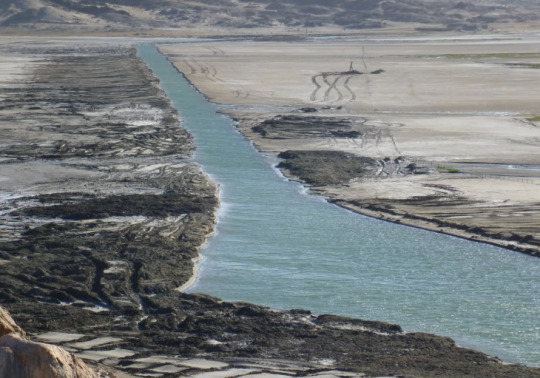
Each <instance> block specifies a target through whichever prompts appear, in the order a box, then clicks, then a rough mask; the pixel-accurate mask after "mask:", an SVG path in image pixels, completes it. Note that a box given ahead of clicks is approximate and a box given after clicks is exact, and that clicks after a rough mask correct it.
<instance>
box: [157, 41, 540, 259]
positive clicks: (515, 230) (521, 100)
mask: <svg viewBox="0 0 540 378" xmlns="http://www.w3.org/2000/svg"><path fill="white" fill-rule="evenodd" d="M159 48H160V51H161V52H162V53H163V54H165V55H166V56H167V57H168V58H169V59H170V60H171V61H172V62H173V64H174V65H175V67H177V69H178V70H179V71H181V72H182V73H184V75H185V76H186V77H187V78H188V80H190V81H191V83H193V84H194V85H195V87H196V88H197V89H198V90H200V91H201V92H202V93H203V94H204V95H206V96H207V97H208V98H209V99H210V100H212V101H214V102H216V103H219V104H226V105H233V106H231V108H230V109H229V108H228V109H227V110H225V111H226V112H227V113H229V114H231V115H232V116H233V117H234V118H235V119H237V120H239V123H238V128H239V130H240V131H241V132H243V133H244V135H246V136H247V137H248V138H249V139H251V140H253V142H254V143H255V145H256V146H257V148H258V149H260V150H262V151H274V152H281V151H285V150H291V149H294V150H342V151H347V152H351V153H354V154H357V155H361V156H369V157H373V158H377V159H383V158H385V157H389V158H391V159H395V158H396V157H399V156H402V157H404V158H405V159H406V161H408V162H413V163H416V164H419V165H423V166H425V167H426V168H427V169H428V170H430V171H431V174H426V175H401V174H395V172H384V170H383V172H382V173H383V174H381V175H378V176H377V177H372V178H364V179H362V180H353V181H352V182H350V183H348V184H347V185H341V186H332V187H322V188H321V187H319V188H317V190H318V191H319V192H322V193H324V194H326V195H329V196H330V197H331V198H333V199H334V200H336V201H337V202H338V203H340V204H341V205H343V206H347V207H350V208H353V209H354V210H356V211H359V212H362V213H365V214H369V215H372V216H376V217H382V218H386V219H388V220H392V221H400V222H402V223H406V224H410V225H415V226H420V227H424V228H428V229H433V230H437V231H442V232H446V233H450V234H455V235H459V236H464V237H472V238H475V239H478V240H483V241H487V242H493V243H496V244H499V245H502V246H508V247H511V248H517V249H521V250H527V251H528V253H535V251H538V246H539V245H540V207H539V204H540V168H539V167H538V166H540V128H539V127H540V122H539V123H538V124H536V123H535V122H534V121H531V120H529V119H530V118H533V117H535V116H537V115H540V101H539V100H540V93H539V90H538V80H539V79H540V70H538V69H536V68H534V67H535V66H534V64H540V38H538V37H535V36H527V35H515V34H514V35H474V36H463V35H460V36H440V37H429V38H428V37H422V36H417V37H402V38H399V37H377V38H362V37H346V38H336V39H312V40H306V41H304V42H294V43H290V42H212V43H194V44H188V45H185V44H184V45H161V46H159ZM351 62H354V69H355V70H358V71H361V72H363V73H366V72H372V71H376V70H379V69H382V70H384V72H383V73H381V74H372V75H351V74H348V73H347V71H348V70H349V67H350V63H351ZM524 64H528V65H529V66H525V65H524ZM531 67H533V68H531ZM539 67H540V66H539ZM324 73H326V75H324ZM332 73H333V74H332ZM302 107H313V108H315V109H317V110H318V111H317V112H316V113H309V116H317V117H348V118H350V119H352V120H357V122H364V123H363V126H365V125H368V126H369V132H367V133H366V134H365V135H364V137H361V138H320V137H317V138H314V137H309V136H308V135H304V136H300V137H298V138H286V139H269V138H263V137H262V136H261V135H260V134H258V133H254V132H253V131H252V130H251V128H252V127H253V126H256V125H258V124H260V122H262V121H263V120H265V119H269V118H271V117H274V116H276V115H278V114H294V115H297V116H302V115H303V113H301V112H299V110H298V109H300V108H302ZM370 132H371V133H372V134H373V135H371V137H370V135H369V133H370ZM438 167H444V168H445V169H438ZM448 168H456V169H459V170H460V173H459V174H448V173H446V172H447V171H446V169H448ZM430 196H435V197H437V203H436V206H425V205H426V203H425V201H424V203H418V201H416V202H415V201H410V200H411V199H418V198H419V197H423V198H429V197H430ZM352 202H354V204H353V203H352ZM431 205H433V204H431ZM387 210H389V211H387ZM475 227H480V228H481V229H479V230H477V231H479V232H476V233H475V232H470V229H472V228H475ZM523 238H526V239H527V240H525V239H523ZM509 239H513V240H509Z"/></svg>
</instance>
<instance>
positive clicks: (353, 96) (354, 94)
mask: <svg viewBox="0 0 540 378" xmlns="http://www.w3.org/2000/svg"><path fill="white" fill-rule="evenodd" d="M353 77H354V75H349V77H347V80H345V81H344V82H343V86H344V87H345V89H346V90H347V91H348V92H349V93H350V94H351V99H350V100H349V102H352V101H355V100H356V93H354V92H353V90H352V89H351V88H350V87H349V81H350V80H351V79H352V78H353Z"/></svg>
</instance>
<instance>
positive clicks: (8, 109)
mask: <svg viewBox="0 0 540 378" xmlns="http://www.w3.org/2000/svg"><path fill="white" fill-rule="evenodd" d="M1 56H2V57H16V58H17V59H26V63H27V64H28V66H29V67H30V68H28V70H30V74H28V75H26V76H22V78H20V79H18V80H13V81H11V82H9V83H4V84H5V85H4V86H3V87H2V88H1V89H0V95H2V97H1V99H2V100H1V101H0V129H1V132H2V136H3V139H2V142H1V143H2V158H3V159H2V160H0V174H1V175H2V176H5V177H7V178H8V179H6V180H3V181H1V182H0V194H1V195H2V197H0V198H2V202H0V206H1V207H0V304H1V305H2V306H5V307H6V308H7V309H8V310H9V311H10V312H11V314H12V315H13V317H14V318H15V320H16V321H17V322H18V324H19V325H20V326H21V327H22V328H24V329H25V330H26V331H27V332H28V333H29V334H30V336H32V337H34V338H37V339H40V340H45V341H47V340H53V341H54V342H56V343H58V344H60V345H62V346H64V347H66V348H69V350H71V351H74V352H75V353H76V354H78V355H79V356H81V357H82V358H84V359H85V360H87V361H90V362H91V363H101V364H104V365H108V366H111V367H113V368H114V369H117V370H119V371H120V370H123V371H126V372H127V373H125V374H124V373H122V374H123V375H120V374H119V375H118V376H119V377H120V376H132V375H130V374H132V373H133V374H139V373H140V374H150V373H151V371H152V370H151V369H154V370H153V371H154V373H155V372H156V371H161V372H162V373H160V374H163V376H164V377H178V376H186V375H187V376H189V375H195V374H197V373H199V372H200V371H201V370H206V371H215V370H218V369H221V370H223V369H224V367H227V369H228V368H238V369H251V370H250V371H257V372H259V373H263V372H267V373H271V374H278V373H276V372H277V371H281V374H288V375H289V376H314V375H315V374H317V373H321V372H322V373H324V374H326V375H325V377H328V376H333V377H343V376H349V377H359V376H361V373H364V374H367V375H372V376H376V375H388V374H392V375H401V376H417V377H427V376H444V377H540V370H538V369H534V368H527V367H523V366H515V365H504V364H502V363H500V361H499V360H498V359H496V358H493V357H490V356H487V355H485V354H483V353H480V352H476V351H472V350H468V349H464V348H460V347H458V346H456V344H455V343H454V342H453V341H452V340H451V339H449V338H446V337H439V336H435V335H429V334H424V333H405V332H403V330H402V329H401V327H399V326H398V325H393V324H388V323H383V322H377V321H364V320H359V319H350V318H344V317H339V316H333V315H313V314H311V313H310V312H309V311H305V310H291V311H275V310H271V309H268V308H264V307H260V306H257V305H253V304H248V303H228V302H223V301H221V300H219V299H217V298H213V297H209V296H207V295H202V294H185V293H181V292H179V291H178V290H177V289H178V287H180V286H182V285H184V284H186V283H187V282H188V281H189V280H190V279H191V278H192V277H193V271H194V259H196V258H197V257H198V253H199V252H198V251H199V248H200V247H201V246H202V245H204V243H205V241H206V238H207V237H208V235H209V234H210V233H211V232H212V231H213V227H214V223H215V212H216V210H217V207H218V205H219V203H218V197H217V185H216V184H215V183H213V182H212V181H211V180H209V178H208V177H207V176H206V175H205V174H204V173H202V172H201V170H200V167H199V166H198V165H196V164H195V163H192V162H186V161H179V160H178V158H185V157H189V156H190V155H191V153H192V152H193V150H194V146H193V144H192V139H191V136H190V135H189V134H188V133H187V131H186V130H185V129H183V128H181V127H180V126H179V122H178V118H177V114H176V112H175V111H174V109H172V108H171V106H170V104H169V102H168V100H167V99H166V97H165V95H164V94H163V92H162V91H161V90H160V89H159V87H158V86H157V82H156V80H155V79H154V78H153V76H152V75H151V73H150V72H149V71H148V70H147V69H146V67H145V66H144V64H143V63H142V62H141V61H140V60H139V59H137V57H136V56H135V51H134V50H133V49H130V48H118V47H110V46H101V47H100V46H94V47H84V48H83V47H80V48H79V47H76V48H73V49H67V48H64V47H59V46H56V45H54V44H52V45H47V44H44V45H42V46H35V45H30V46H27V47H24V48H23V47H20V48H19V47H17V46H11V47H9V48H5V49H4V50H3V51H2V53H1ZM38 63H39V64H38ZM347 125H348V123H346V122H345V123H343V124H340V125H339V127H336V130H337V131H339V132H349V131H350V130H349V129H348V128H347V127H348V126H347ZM270 126H271V125H270ZM270 126H269V127H270ZM347 130H348V131H347ZM337 131H336V132H337ZM280 132H284V133H289V132H292V131H280ZM316 132H322V131H319V130H318V129H317V131H316ZM324 132H326V131H324ZM284 157H285V158H289V159H290V163H289V164H293V162H294V164H296V165H298V164H300V165H301V164H303V163H302V162H303V161H316V162H317V164H319V165H320V163H321V162H322V161H327V162H331V161H333V160H332V159H334V158H335V159H337V160H339V161H340V162H343V161H348V162H350V164H345V165H343V164H341V163H340V166H341V168H340V170H335V169H333V170H332V172H330V168H328V171H327V172H324V174H323V176H324V177H323V176H321V175H319V174H316V175H314V174H312V173H310V175H312V176H313V175H314V176H313V177H312V176H309V177H307V176H306V179H309V180H310V181H314V182H316V181H317V180H320V181H321V182H323V181H324V182H326V181H328V180H330V179H331V180H333V181H335V182H344V181H346V180H348V179H349V178H350V177H351V176H355V175H357V174H358V173H362V172H364V171H366V170H371V169H375V168H376V167H377V165H376V162H375V161H373V160H372V159H367V158H358V157H353V156H350V155H348V154H344V155H341V154H338V155H336V153H331V152H328V153H310V152H307V153H301V152H289V153H287V156H284ZM335 159H334V160H335ZM359 159H360V160H359ZM295 161H296V162H295ZM359 163H362V164H361V165H360V166H361V170H362V171H361V172H358V171H356V170H355V169H356V168H355V167H357V165H358V164H359ZM294 164H293V165H290V166H289V167H288V169H291V170H292V171H294V169H295V168H294V167H295V165H294ZM330 173H331V174H330ZM306 175H307V174H306ZM325 175H326V176H325ZM51 332H57V333H55V334H51ZM66 333H67V334H69V335H67V336H66ZM73 334H77V335H73ZM70 335H71V336H70ZM74 340H76V341H77V342H74ZM156 355H158V356H159V357H157V356H156ZM195 357H196V358H197V359H198V360H196V361H198V362H196V363H195V362H193V361H195V360H188V358H195ZM209 359H212V360H214V362H213V365H211V366H210V367H208V366H204V362H200V360H209ZM92 361H93V362H92ZM165 361H166V363H168V364H170V365H167V366H169V367H167V368H165V367H163V366H161V367H158V366H157V365H159V364H160V363H163V362H165ZM190 361H191V362H190ZM215 361H219V362H220V364H221V365H220V364H218V363H216V362H215ZM197 364H198V365H197ZM170 366H172V367H170ZM179 366H180V367H179ZM148 369H150V370H148ZM155 369H157V370H155ZM160 369H161V370H160ZM128 373H129V374H128ZM223 376H226V375H223Z"/></svg>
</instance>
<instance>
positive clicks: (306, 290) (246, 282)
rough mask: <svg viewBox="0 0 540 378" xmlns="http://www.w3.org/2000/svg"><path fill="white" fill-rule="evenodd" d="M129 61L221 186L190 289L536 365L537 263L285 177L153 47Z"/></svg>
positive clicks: (539, 323)
mask: <svg viewBox="0 0 540 378" xmlns="http://www.w3.org/2000/svg"><path fill="white" fill-rule="evenodd" d="M139 56H140V57H141V58H142V59H144V61H145V62H146V63H147V65H148V67H149V68H150V69H151V70H152V71H153V72H154V74H155V75H156V77H158V78H159V79H160V81H161V86H162V88H163V89H164V90H165V92H166V93H167V95H168V97H169V98H170V99H171V101H172V103H173V105H174V106H175V107H176V108H177V109H178V110H179V112H180V116H181V118H182V119H183V121H184V122H183V124H182V125H183V126H184V127H186V128H187V129H188V130H189V131H190V132H191V133H192V134H193V135H194V137H195V143H196V145H197V152H196V155H195V161H197V162H198V163H200V164H201V165H202V166H203V169H204V170H205V172H207V173H208V174H210V176H211V177H212V178H213V179H215V180H216V181H218V182H219V183H220V185H221V201H222V204H223V206H222V209H221V211H220V213H219V222H218V225H217V232H216V235H215V236H214V237H212V238H211V239H210V241H209V245H208V246H207V248H205V249H204V250H203V251H202V253H203V255H204V260H203V261H202V262H201V269H200V273H199V278H198V280H197V282H196V284H195V285H194V286H193V287H192V288H191V289H190V291H192V292H203V293H207V294H210V295H214V296H217V297H220V298H223V299H224V300H229V301H247V302H253V303H257V304H261V305H266V306H270V307H273V308H277V309H290V308H305V309H309V310H312V311H313V312H314V313H332V314H339V315H346V316H352V317H357V318H364V319H374V320H382V321H388V322H392V323H397V324H400V325H401V326H402V327H404V328H405V329H406V330H407V331H423V332H430V333H436V334H439V335H446V336H450V337H452V338H454V339H455V340H456V341H457V342H458V343H459V344H460V345H462V346H467V347H472V348H475V349H478V350H481V351H483V352H486V353H489V354H492V355H495V356H498V357H500V358H502V359H503V360H505V361H508V362H519V363H524V364H527V365H532V366H540V342H539V337H540V295H539V293H540V280H539V277H540V259H537V258H533V257H529V256H525V255H522V254H519V253H516V252H511V251H507V250H504V249H501V248H497V247H494V246H490V245H484V244H479V243H473V242H469V241H467V240H462V239H458V238H454V237H450V236H445V235H440V234H437V233H432V232H428V231H424V230H419V229H415V228H411V227H405V226H401V225H397V224H391V223H387V222H383V221H379V220H376V219H371V218H368V217H364V216H362V215H358V214H355V213H352V212H349V211H346V210H343V209H341V208H338V207H337V206H334V205H331V204H328V203H326V202H325V201H324V200H323V199H321V198H319V197H316V196H310V195H307V194H306V193H305V191H304V190H303V189H302V186H301V185H299V184H298V183H294V182H290V181H287V180H286V179H284V178H283V177H282V176H281V175H280V174H279V172H278V171H277V170H276V169H274V168H273V166H272V164H274V163H275V161H273V160H272V158H268V157H264V156H263V155H262V154H260V153H258V152H257V151H256V150H255V149H254V148H253V146H252V145H251V144H250V143H249V142H248V141H246V140H245V139H244V138H243V136H242V135H241V134H239V133H238V132H237V131H236V130H235V127H234V124H233V122H232V121H231V120H230V119H229V118H228V117H225V116H223V115H220V114H218V113H217V112H216V111H217V106H215V105H214V104H212V103H209V102H208V101H206V99H205V98H204V97H203V96H202V95H201V94H200V93H199V92H197V91H196V90H195V88H193V87H192V86H191V85H190V84H189V83H188V82H187V81H186V80H185V78H184V77H183V76H182V75H181V74H179V73H178V72H177V71H176V70H175V68H174V67H173V66H172V65H171V64H169V62H168V61H167V60H166V59H165V58H164V57H163V56H162V55H161V54H159V52H158V51H157V50H156V48H155V47H153V46H149V45H145V46H140V47H139Z"/></svg>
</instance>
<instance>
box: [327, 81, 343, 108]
mask: <svg viewBox="0 0 540 378" xmlns="http://www.w3.org/2000/svg"><path fill="white" fill-rule="evenodd" d="M339 79H341V76H338V77H337V78H336V80H334V82H333V83H332V84H330V82H329V81H328V76H326V75H323V81H324V82H325V83H326V85H328V89H327V90H326V92H324V101H328V97H329V96H330V93H331V92H332V89H334V90H335V91H336V92H337V95H338V99H337V100H336V101H334V102H337V101H341V100H343V94H342V93H341V91H340V90H339V89H338V88H337V87H336V84H337V82H338V81H339Z"/></svg>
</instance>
